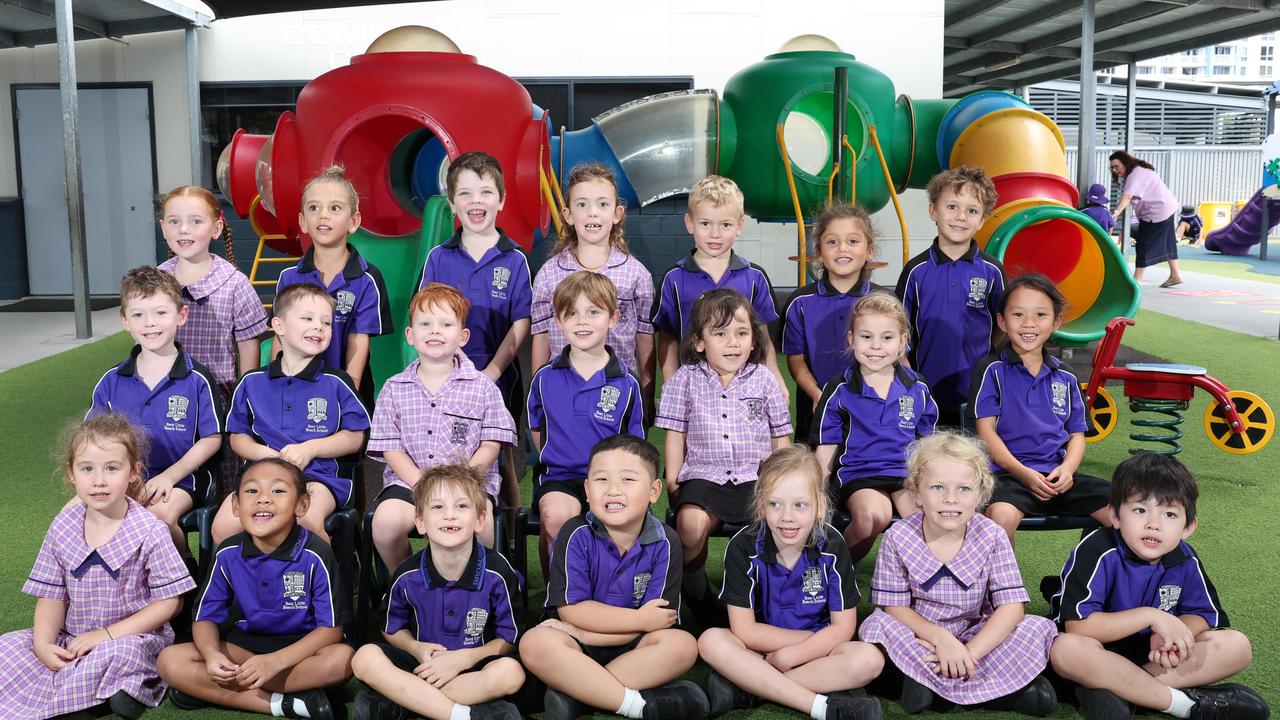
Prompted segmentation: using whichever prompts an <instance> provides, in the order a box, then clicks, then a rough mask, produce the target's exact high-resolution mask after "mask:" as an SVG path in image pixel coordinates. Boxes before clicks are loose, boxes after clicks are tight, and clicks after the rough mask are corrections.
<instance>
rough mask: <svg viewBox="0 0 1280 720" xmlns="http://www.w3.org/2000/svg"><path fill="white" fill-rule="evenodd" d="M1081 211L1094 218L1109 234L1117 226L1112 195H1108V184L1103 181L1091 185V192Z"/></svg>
mask: <svg viewBox="0 0 1280 720" xmlns="http://www.w3.org/2000/svg"><path fill="white" fill-rule="evenodd" d="M1080 212H1083V213H1084V214H1085V215H1088V216H1089V217H1091V218H1093V221H1094V222H1096V223H1098V227H1100V228H1102V229H1103V231H1105V232H1107V233H1108V234H1110V233H1111V231H1112V229H1114V228H1115V226H1116V221H1115V218H1113V217H1111V197H1110V196H1108V195H1107V186H1106V185H1102V184H1101V183H1094V184H1092V185H1090V186H1089V194H1088V195H1087V196H1086V197H1085V202H1084V207H1082V208H1080Z"/></svg>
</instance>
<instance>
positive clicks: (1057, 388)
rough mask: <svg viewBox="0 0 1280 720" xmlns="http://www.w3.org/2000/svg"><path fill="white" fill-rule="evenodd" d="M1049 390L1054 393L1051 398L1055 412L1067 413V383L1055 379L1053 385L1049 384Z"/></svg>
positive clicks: (1057, 413) (1058, 413) (1059, 413)
mask: <svg viewBox="0 0 1280 720" xmlns="http://www.w3.org/2000/svg"><path fill="white" fill-rule="evenodd" d="M1049 391H1050V392H1051V393H1052V394H1053V397H1052V398H1051V399H1050V402H1051V403H1052V405H1053V414H1055V415H1066V414H1067V384H1066V383H1064V382H1058V381H1055V382H1054V383H1053V384H1052V385H1051V386H1049Z"/></svg>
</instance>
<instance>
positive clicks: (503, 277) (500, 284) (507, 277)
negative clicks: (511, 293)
mask: <svg viewBox="0 0 1280 720" xmlns="http://www.w3.org/2000/svg"><path fill="white" fill-rule="evenodd" d="M510 282H511V270H510V268H504V267H496V268H494V269H493V287H494V289H496V290H506V289H507V285H508V284H510Z"/></svg>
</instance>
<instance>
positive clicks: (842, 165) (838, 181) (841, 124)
mask: <svg viewBox="0 0 1280 720" xmlns="http://www.w3.org/2000/svg"><path fill="white" fill-rule="evenodd" d="M831 105H832V107H831V110H832V113H831V114H832V122H831V160H832V162H834V163H835V167H836V168H837V170H836V173H835V187H834V189H833V195H834V196H835V197H838V198H842V197H844V196H845V192H846V191H847V190H848V188H849V184H848V183H846V182H845V181H844V174H845V173H846V172H850V173H851V171H852V168H850V167H849V158H848V156H847V155H846V154H845V151H844V144H843V143H842V142H841V140H843V139H844V136H845V134H846V132H847V130H846V127H847V125H848V120H846V118H845V112H846V110H847V108H848V106H849V68H847V67H845V66H843V65H837V66H836V76H835V99H834V100H833V101H832V104H831ZM851 174H852V173H851Z"/></svg>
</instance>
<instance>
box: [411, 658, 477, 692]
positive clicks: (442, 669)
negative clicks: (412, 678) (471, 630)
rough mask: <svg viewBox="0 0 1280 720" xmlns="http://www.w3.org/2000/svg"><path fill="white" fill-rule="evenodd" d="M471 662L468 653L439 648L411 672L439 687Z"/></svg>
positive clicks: (447, 682) (470, 664)
mask: <svg viewBox="0 0 1280 720" xmlns="http://www.w3.org/2000/svg"><path fill="white" fill-rule="evenodd" d="M473 664H474V663H472V661H471V657H470V655H469V654H468V653H466V652H464V651H462V650H441V651H439V652H437V653H435V654H433V655H432V656H431V657H429V658H427V659H426V660H424V661H423V662H422V664H421V665H419V666H418V667H416V668H414V670H413V674H414V675H417V676H418V677H420V678H422V679H423V680H426V681H427V682H429V683H431V684H432V685H433V686H434V687H437V688H441V687H444V686H445V685H448V684H449V681H450V680H453V679H454V678H455V677H457V676H458V673H460V672H462V671H463V670H466V669H467V668H469V667H471V666H472V665H473Z"/></svg>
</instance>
